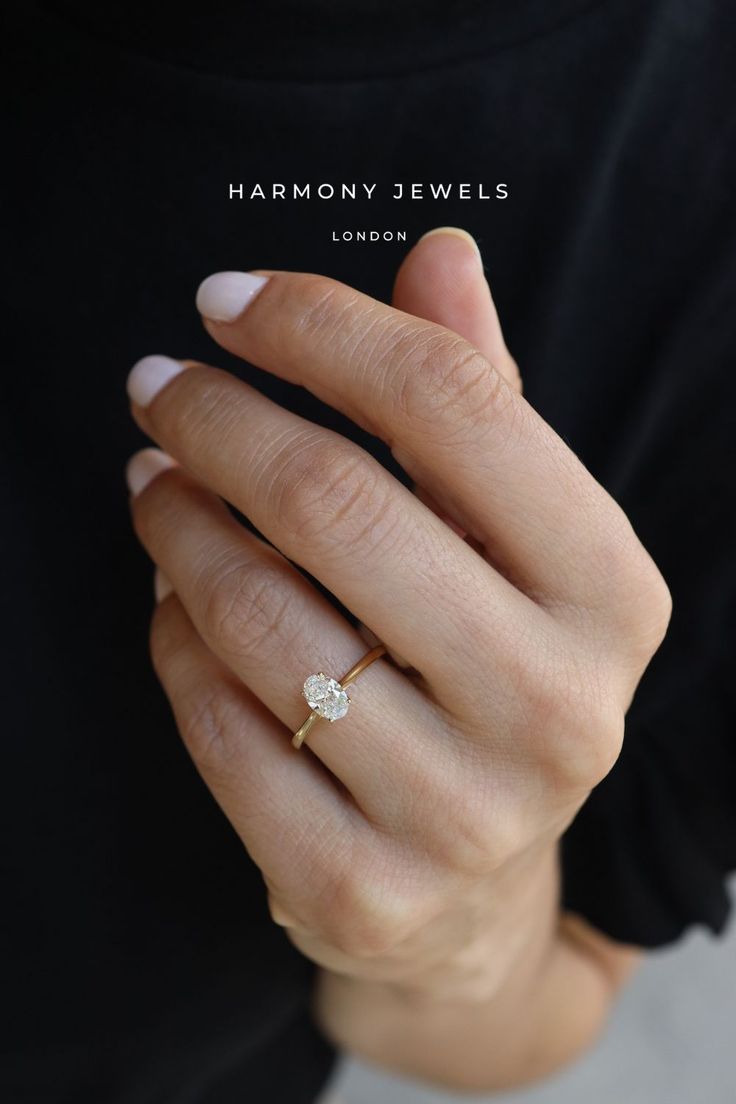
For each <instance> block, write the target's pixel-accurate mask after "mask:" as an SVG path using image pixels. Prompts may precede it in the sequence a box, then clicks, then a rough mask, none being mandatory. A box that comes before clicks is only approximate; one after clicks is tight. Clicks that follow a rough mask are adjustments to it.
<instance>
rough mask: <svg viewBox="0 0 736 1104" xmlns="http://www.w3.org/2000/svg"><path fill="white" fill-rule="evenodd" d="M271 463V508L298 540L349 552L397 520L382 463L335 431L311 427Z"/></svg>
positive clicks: (375, 536)
mask: <svg viewBox="0 0 736 1104" xmlns="http://www.w3.org/2000/svg"><path fill="white" fill-rule="evenodd" d="M270 468H271V470H270V472H269V473H268V475H267V477H266V478H267V481H268V483H269V484H270V486H271V494H270V501H271V504H272V505H271V508H272V510H273V511H274V512H275V515H276V517H277V518H278V520H279V523H280V525H281V526H282V527H283V528H284V529H286V530H287V531H288V532H289V533H290V534H291V535H292V538H294V539H296V540H298V541H310V542H313V541H314V540H316V539H317V538H319V540H320V543H322V544H324V543H325V542H326V541H327V540H330V541H333V542H334V543H335V545H336V546H339V547H341V548H343V549H344V550H345V551H346V552H347V551H349V550H354V549H355V547H356V546H357V545H359V544H360V543H361V542H362V540H363V539H364V537H365V536H366V535H367V534H368V533H369V532H370V533H371V534H372V537H373V540H374V542H375V539H376V538H377V537H379V536H380V533H381V531H382V529H384V528H385V527H386V526H387V525H389V526H390V525H391V524H392V523H393V521H394V520H396V519H395V511H394V510H393V509H391V504H390V498H389V495H388V493H387V488H386V487H385V486H384V485H383V480H382V475H381V472H380V469H379V467H378V465H377V464H375V463H374V462H372V461H371V460H370V459H369V458H367V457H365V456H364V455H363V454H362V453H361V452H359V451H358V450H357V449H355V448H354V447H352V446H350V445H348V444H347V443H346V442H344V441H341V440H340V439H339V438H337V436H336V435H335V436H333V435H330V436H325V434H319V435H314V434H309V433H307V434H306V435H305V436H303V437H302V439H301V441H297V442H295V443H294V444H292V446H291V447H290V448H289V449H287V450H284V451H283V453H282V454H281V455H280V456H279V457H278V459H277V460H276V461H275V462H274V464H272V465H270Z"/></svg>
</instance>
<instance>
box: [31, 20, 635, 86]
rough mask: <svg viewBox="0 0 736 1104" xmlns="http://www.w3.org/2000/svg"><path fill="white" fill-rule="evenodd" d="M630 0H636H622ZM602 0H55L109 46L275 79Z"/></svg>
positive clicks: (428, 58) (445, 51) (504, 34)
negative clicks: (160, 0) (196, 1)
mask: <svg viewBox="0 0 736 1104" xmlns="http://www.w3.org/2000/svg"><path fill="white" fill-rule="evenodd" d="M619 2H623V3H628V2H629V0H619ZM599 3H601V0H307V2H305V0H261V2H260V3H259V4H257V5H256V4H253V3H249V2H248V0H240V2H236V0H207V2H206V3H205V4H202V5H198V6H197V8H196V9H194V8H193V7H191V8H190V7H188V6H187V5H186V4H171V3H166V4H163V5H152V4H151V3H150V0H149V2H146V3H143V2H142V0H135V2H132V3H131V2H127V3H125V2H122V0H107V2H106V3H104V4H100V3H99V0H50V2H48V3H45V4H43V5H42V6H43V7H44V8H46V9H47V10H48V11H50V12H53V13H54V14H55V15H57V16H58V17H60V18H61V19H63V20H64V22H66V23H67V24H71V25H73V26H74V27H76V28H78V29H79V30H81V31H83V32H84V33H85V34H87V35H88V36H92V37H93V38H94V39H96V40H97V41H99V42H101V43H108V44H112V45H117V46H118V47H122V48H124V49H126V50H129V51H132V52H135V53H138V54H141V55H144V56H146V57H148V58H151V59H154V60H159V61H162V62H166V63H168V64H172V65H176V66H179V67H184V68H190V69H195V70H198V71H200V72H208V73H218V74H223V75H230V76H235V77H243V78H251V79H259V80H265V79H272V80H289V79H293V80H300V81H303V80H330V79H332V80H351V79H366V78H370V77H376V76H392V75H396V76H398V75H401V74H403V73H416V72H417V71H418V70H422V69H425V68H434V67H437V66H440V65H447V64H451V63H454V62H459V61H463V60H467V59H472V58H474V57H482V56H485V55H486V54H488V53H491V52H493V51H495V50H498V49H503V48H507V47H510V46H513V45H515V44H517V43H519V42H522V41H525V40H527V39H531V38H536V37H537V36H539V35H542V34H545V33H548V32H550V31H553V30H554V29H555V28H558V27H560V26H562V25H564V24H565V23H567V22H568V21H569V20H571V19H573V18H574V17H575V16H577V15H579V14H582V13H584V12H585V11H586V10H587V9H589V8H591V7H595V6H597V5H598V4H599Z"/></svg>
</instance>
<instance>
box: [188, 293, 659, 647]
mask: <svg viewBox="0 0 736 1104" xmlns="http://www.w3.org/2000/svg"><path fill="white" fill-rule="evenodd" d="M258 281H261V282H258ZM247 296H250V297H251V301H250V303H249V305H248V304H246V302H245V299H246V297H247ZM198 305H199V307H200V310H201V311H202V313H203V315H204V316H205V325H206V328H207V329H208V331H209V333H210V334H211V335H212V336H213V337H214V338H215V340H216V341H217V342H218V343H219V344H220V345H222V346H223V347H224V348H226V349H228V350H229V351H230V352H232V353H235V354H236V355H239V356H241V357H244V358H245V359H246V360H249V361H250V362H251V363H253V364H256V365H258V366H259V367H261V368H264V369H267V370H269V371H271V372H274V373H275V374H277V375H279V376H282V377H284V378H286V379H289V380H291V381H293V382H295V383H299V384H302V385H304V386H306V387H308V388H309V389H310V390H311V391H313V392H314V393H315V394H316V395H318V396H319V397H320V398H322V399H323V400H325V401H326V402H329V403H330V404H331V405H333V406H335V407H336V408H337V409H339V410H342V411H344V412H345V413H346V414H348V415H349V416H350V417H351V418H353V419H354V420H355V421H357V422H358V423H359V424H360V425H362V426H364V427H365V428H367V429H368V430H369V431H371V432H373V433H376V434H378V435H379V436H380V437H382V438H383V439H384V440H385V441H388V442H389V443H390V444H391V446H392V451H393V453H394V455H395V456H396V458H397V459H398V460H399V462H400V463H401V464H402V466H403V467H404V468H405V469H406V471H407V472H408V473H409V475H410V476H412V477H413V478H414V479H415V480H416V481H417V482H418V483H419V484H421V485H422V486H424V487H426V488H427V489H428V490H429V491H430V493H431V494H432V495H433V497H434V498H435V499H436V500H437V502H438V503H439V504H440V506H441V507H443V508H446V507H448V506H449V507H451V508H449V509H447V512H448V513H450V514H451V515H452V516H454V517H455V518H456V519H457V521H458V523H459V524H460V525H461V526H462V528H464V529H465V530H466V531H467V532H469V533H470V534H471V535H472V536H473V537H474V538H475V539H477V540H479V541H481V542H482V543H483V545H484V546H485V548H486V550H487V553H488V556H489V559H490V560H491V561H492V562H493V563H494V564H496V565H497V566H498V567H499V569H500V571H501V572H502V573H503V574H504V575H505V576H506V577H507V578H509V579H510V580H511V581H512V582H513V583H514V584H515V585H516V586H518V587H519V589H521V590H523V591H525V592H526V593H527V594H529V595H530V596H531V597H533V598H534V599H535V600H536V601H538V602H540V603H543V604H546V605H548V606H549V607H550V608H551V609H554V610H555V611H557V610H560V611H561V612H562V611H565V610H569V609H570V607H572V612H573V617H574V619H575V620H576V621H579V618H580V611H581V610H583V611H584V612H585V613H586V615H587V614H588V613H593V614H602V613H605V615H606V616H607V617H608V616H610V615H612V614H613V613H614V612H616V614H618V611H619V610H620V608H621V606H622V604H623V603H625V604H626V605H627V606H629V607H630V606H631V603H632V600H635V598H636V596H635V595H634V594H633V593H632V592H631V589H630V583H631V577H630V573H629V572H628V570H626V569H627V568H628V564H629V560H630V556H629V555H628V554H624V555H619V553H620V551H621V550H622V549H623V550H625V552H626V553H628V551H629V549H630V548H631V546H632V543H634V542H635V538H634V537H633V534H632V531H631V526H630V524H629V522H628V520H627V519H626V516H625V515H624V514H623V511H621V510H619V509H618V508H617V507H616V505H615V503H613V501H612V500H611V498H610V496H608V495H607V494H606V492H605V491H604V490H603V488H602V487H601V486H600V485H599V484H597V483H596V482H595V480H594V479H593V478H592V477H591V476H590V474H589V473H588V472H587V471H586V470H585V468H584V467H583V465H582V464H581V463H580V461H579V460H578V459H577V457H575V455H574V454H573V453H572V452H571V450H570V449H569V448H568V447H567V446H566V445H565V444H564V442H563V441H562V440H561V439H560V438H559V437H558V436H557V434H556V433H554V431H553V430H552V429H551V428H550V427H549V426H548V425H547V424H546V423H545V422H544V421H543V419H541V418H540V417H539V416H538V415H537V414H536V413H535V412H534V410H533V409H532V408H531V407H530V406H529V404H528V403H526V402H525V400H524V399H523V398H522V397H521V396H520V395H518V394H517V393H516V392H515V391H514V390H513V389H512V388H511V387H510V386H509V385H508V383H507V382H506V380H505V379H504V378H503V376H502V375H501V374H500V372H498V371H497V370H496V369H495V368H494V367H493V366H492V365H491V364H490V363H489V362H488V360H487V359H486V358H485V357H483V356H482V355H481V354H480V353H478V352H477V350H476V349H474V348H473V346H471V345H470V344H468V343H466V342H465V341H464V340H463V339H461V338H459V337H458V336H456V335H455V334H451V333H449V332H448V331H447V330H445V329H443V328H441V327H438V326H436V325H434V324H432V323H428V322H424V321H421V320H419V319H416V318H413V317H410V316H408V315H405V314H402V313H401V312H400V311H396V310H395V309H393V308H391V307H387V306H385V305H384V304H382V303H378V302H376V301H375V300H373V299H371V298H369V297H368V296H365V295H361V294H360V293H359V292H357V291H355V290H354V289H352V288H348V287H346V286H345V285H343V284H340V283H337V282H336V281H333V280H328V279H326V278H324V277H320V276H311V275H305V274H301V273H288V272H277V273H274V274H273V275H271V276H270V277H269V278H267V279H266V278H263V277H258V276H254V275H252V274H243V273H240V274H233V273H225V274H217V275H215V276H213V277H210V278H208V280H205V282H204V283H203V284H202V286H201V287H200V290H199V293H198ZM238 308H240V313H238ZM637 543H638V542H637ZM650 581H651V579H648V580H647V583H649V582H650ZM644 590H645V588H642V593H644ZM399 650H401V649H399ZM404 654H406V653H404Z"/></svg>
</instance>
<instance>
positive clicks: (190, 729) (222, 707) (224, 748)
mask: <svg viewBox="0 0 736 1104" xmlns="http://www.w3.org/2000/svg"><path fill="white" fill-rule="evenodd" d="M241 719H242V718H239V717H235V716H234V707H233V704H232V702H231V701H229V700H227V699H226V698H225V697H224V696H223V695H222V694H221V693H220V692H219V691H218V689H217V687H216V686H214V685H212V686H209V685H208V684H207V683H201V682H200V684H199V686H198V688H197V696H196V699H195V700H194V701H193V702H191V703H190V705H189V708H187V709H186V710H180V711H179V716H178V718H177V721H178V726H179V731H180V733H181V737H182V740H183V741H184V744H185V745H186V747H187V750H188V751H189V754H190V755H191V757H192V759H193V761H194V763H195V765H196V766H197V767H198V768H199V769H201V770H202V771H203V772H205V773H207V774H209V775H210V776H211V775H213V774H216V773H220V772H222V771H223V770H224V769H226V768H227V765H228V763H230V762H231V760H232V759H233V756H234V754H235V747H234V741H233V734H234V733H235V732H236V731H237V725H238V721H239V720H241Z"/></svg>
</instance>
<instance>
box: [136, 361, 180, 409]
mask: <svg viewBox="0 0 736 1104" xmlns="http://www.w3.org/2000/svg"><path fill="white" fill-rule="evenodd" d="M184 367H185V366H184V365H183V364H182V363H181V361H179V360H174V359H173V358H172V357H167V356H158V355H156V356H145V357H143V359H142V360H139V361H138V362H137V364H134V365H133V367H132V368H131V370H130V375H129V376H128V382H127V384H126V386H127V389H128V396H129V398H130V399H131V401H132V402H134V403H137V405H138V406H148V404H149V403H150V402H151V401H152V400H153V399H154V398H155V396H156V395H158V393H159V391H160V390H161V389H162V388H164V387H165V386H166V384H167V383H169V382H170V381H171V380H172V379H173V378H174V376H178V375H179V373H180V372H183V371H184Z"/></svg>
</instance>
